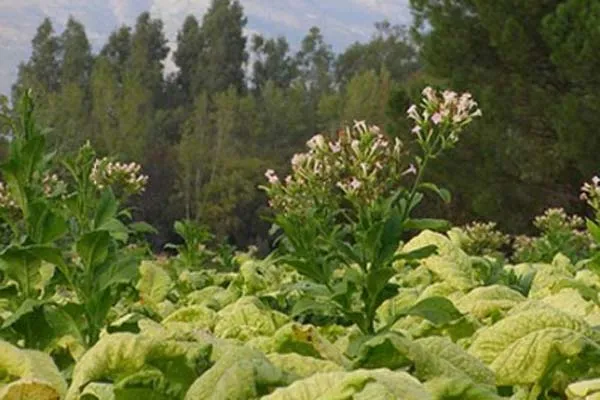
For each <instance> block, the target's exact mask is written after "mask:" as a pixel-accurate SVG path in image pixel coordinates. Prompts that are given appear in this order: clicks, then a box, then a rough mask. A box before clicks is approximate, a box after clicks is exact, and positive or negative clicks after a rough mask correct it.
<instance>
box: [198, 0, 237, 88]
mask: <svg viewBox="0 0 600 400" xmlns="http://www.w3.org/2000/svg"><path fill="white" fill-rule="evenodd" d="M246 23H247V18H246V17H245V16H244V11H243V9H242V6H241V5H240V3H239V1H237V0H234V1H231V0H212V2H211V5H210V7H209V8H208V10H207V12H206V14H204V17H203V19H202V26H201V28H200V35H201V39H200V40H201V43H202V52H201V53H200V57H199V63H198V64H199V65H198V67H196V73H197V74H198V78H196V79H197V81H198V82H201V83H199V84H198V85H199V86H200V87H201V88H202V89H204V90H206V91H207V92H208V93H209V94H215V93H219V92H223V91H226V90H228V89H229V88H230V87H234V88H235V89H236V91H237V92H238V93H242V92H244V89H245V87H246V85H245V82H244V68H243V67H244V64H245V63H246V61H247V60H248V53H246V37H245V36H244V34H243V30H244V27H245V26H246Z"/></svg>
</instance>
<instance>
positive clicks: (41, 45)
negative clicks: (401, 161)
mask: <svg viewBox="0 0 600 400" xmlns="http://www.w3.org/2000/svg"><path fill="white" fill-rule="evenodd" d="M246 22H247V20H246V17H245V16H244V13H243V9H242V7H241V5H240V4H239V2H238V1H231V0H214V1H212V4H211V6H210V8H209V9H208V11H207V12H206V14H205V15H204V16H203V18H202V20H201V21H199V20H198V19H197V18H196V17H195V16H193V15H190V16H188V17H187V18H186V19H185V21H184V22H183V25H182V27H181V29H180V30H179V32H178V35H177V49H176V50H175V51H174V53H173V62H174V63H175V65H176V66H177V71H176V72H173V73H170V74H165V71H164V65H163V64H164V62H165V60H166V59H167V56H168V53H169V49H168V47H167V40H166V38H165V34H164V32H163V23H162V21H161V20H159V19H154V18H152V17H151V16H150V14H149V13H143V14H141V15H140V16H139V17H138V18H137V21H136V23H135V26H134V27H128V26H123V27H120V28H119V29H117V30H116V31H114V32H113V33H112V34H111V35H110V37H109V38H108V40H107V42H106V44H104V46H103V47H102V49H101V50H100V52H99V53H98V54H94V53H93V52H92V49H91V47H90V43H89V41H88V38H87V36H86V32H85V27H84V26H83V25H82V24H81V23H79V22H78V21H77V20H75V19H73V18H71V19H69V21H68V22H67V24H66V28H65V30H64V31H63V32H62V33H61V34H60V35H57V34H55V32H54V29H53V26H52V23H51V21H50V20H48V19H46V20H44V21H43V23H42V24H41V25H40V26H39V28H38V30H37V33H36V35H35V37H34V38H33V40H32V55H31V58H30V59H29V60H28V61H27V62H26V63H23V64H22V65H21V66H20V68H19V77H18V81H17V82H16V84H15V85H14V87H13V93H12V96H13V99H16V98H18V97H19V96H20V93H21V91H22V90H23V89H25V88H33V90H34V93H35V94H36V96H37V98H38V101H37V103H38V105H39V108H38V115H39V117H40V119H41V120H42V121H43V123H44V124H46V125H48V126H50V127H51V128H52V129H53V132H52V134H51V138H52V140H53V144H54V146H56V148H57V149H58V151H60V152H68V151H73V150H75V149H76V148H78V147H79V146H80V145H82V144H83V143H84V142H85V141H87V140H90V141H91V142H92V144H93V145H94V146H95V147H96V148H97V149H98V150H99V152H100V153H104V154H110V155H113V156H116V157H119V158H122V159H126V160H135V161H138V162H140V163H142V165H143V166H144V173H146V174H148V175H149V176H150V183H149V187H148V189H147V191H146V193H145V194H144V195H143V196H142V197H141V198H140V199H139V202H138V203H137V204H138V205H139V217H140V218H143V219H144V220H146V221H148V222H150V223H151V224H153V225H154V226H155V227H157V228H158V229H159V230H160V232H161V235H160V237H158V238H157V241H158V242H160V243H162V242H164V241H165V240H168V239H169V238H168V237H167V235H169V234H170V232H171V231H172V224H173V221H174V220H175V219H179V218H190V219H193V220H197V221H200V222H202V223H206V224H208V225H209V226H210V228H211V229H212V231H213V232H215V233H216V234H217V235H218V236H220V237H221V238H225V237H229V238H230V239H231V240H232V241H233V242H234V243H235V244H237V245H240V246H244V245H246V244H249V243H256V242H260V241H261V240H264V239H265V238H266V237H267V230H268V228H269V226H268V223H266V222H265V221H264V220H263V219H261V218H260V216H261V214H262V213H263V212H264V210H265V208H266V201H265V198H264V195H263V194H262V193H261V192H260V191H259V190H258V189H257V186H258V185H259V184H262V183H264V176H263V174H264V171H265V170H266V169H268V168H274V169H276V170H279V171H283V172H284V171H285V169H286V168H287V163H288V160H289V158H290V157H291V155H293V153H294V152H296V151H298V150H300V149H302V147H303V146H304V142H305V141H306V140H307V139H308V138H310V137H311V136H312V135H314V134H315V133H317V132H319V131H322V130H324V129H330V128H334V127H336V128H337V127H338V126H340V125H342V124H345V123H352V120H353V119H368V120H369V121H372V122H373V123H378V124H382V125H383V124H386V123H387V122H388V120H389V119H388V116H387V113H388V111H389V110H390V104H389V99H390V98H391V96H392V93H394V91H395V90H400V88H401V87H402V84H403V82H405V81H407V80H408V79H409V78H410V77H411V76H412V74H413V73H414V72H415V71H416V70H417V69H418V68H417V66H418V64H417V58H416V51H415V49H414V47H413V46H412V45H411V44H410V42H409V41H408V39H407V35H406V32H405V30H404V29H402V28H400V27H398V26H392V25H390V24H389V23H387V22H382V23H379V24H377V26H376V30H375V33H374V36H373V39H372V40H371V41H370V42H368V43H363V44H358V43H357V44H355V45H353V46H351V47H350V48H348V49H347V50H346V51H345V52H344V53H342V54H339V55H337V54H334V52H333V51H332V48H331V46H330V45H328V44H327V42H326V41H325V39H324V37H323V35H322V33H321V32H320V30H319V29H318V28H316V27H314V28H311V29H310V30H309V31H308V33H307V35H306V37H305V38H304V40H303V41H302V43H301V44H300V46H299V47H300V48H299V51H297V52H295V53H294V52H292V51H291V49H290V47H291V46H290V44H289V43H288V42H287V41H286V39H285V38H284V37H277V38H265V37H263V36H258V35H257V36H253V37H251V38H249V37H246V36H244V33H243V30H244V27H245V25H246ZM249 60H252V62H251V63H252V65H249V63H250V61H249ZM247 68H250V73H248V74H247V73H246V69H247ZM399 111H402V110H399ZM402 118H403V117H402ZM160 243H159V244H160Z"/></svg>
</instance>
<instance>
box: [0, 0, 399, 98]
mask: <svg viewBox="0 0 600 400" xmlns="http://www.w3.org/2000/svg"><path fill="white" fill-rule="evenodd" d="M241 3H242V5H243V6H244V10H245V13H246V15H247V17H248V25H247V28H248V33H252V32H260V33H262V34H264V35H266V36H277V35H284V36H286V37H287V38H288V40H289V41H290V44H291V45H292V47H295V46H296V45H297V44H298V43H299V42H300V40H301V39H302V37H304V35H305V34H306V33H307V32H308V30H309V28H310V27H311V26H314V25H316V26H319V27H320V28H321V29H322V31H323V33H324V35H325V39H326V40H327V42H328V43H330V44H331V45H332V46H333V47H334V49H335V50H341V49H343V48H344V47H346V46H347V45H349V44H350V43H352V42H355V41H364V40H368V39H369V37H370V36H371V34H372V33H373V30H374V29H373V25H374V23H375V22H377V21H381V20H383V19H388V20H390V21H391V22H392V23H399V24H409V23H410V12H409V9H408V0H241ZM208 4H210V0H0V93H4V94H8V92H9V90H10V86H11V85H12V83H13V82H14V80H15V77H16V71H17V65H18V63H19V62H20V61H22V60H25V59H27V58H28V57H29V54H30V42H31V39H32V37H33V35H34V34H35V30H36V28H37V26H38V25H39V24H40V22H41V21H42V19H43V18H44V17H45V16H49V17H50V18H52V21H53V23H54V25H55V29H56V30H57V31H59V32H60V31H61V30H62V29H63V26H64V24H65V22H66V20H67V18H68V17H69V15H73V16H74V17H75V18H77V19H79V20H80V21H81V22H83V24H84V25H85V27H86V30H87V34H88V37H89V39H90V41H91V42H92V44H93V46H94V49H95V50H97V49H98V48H99V47H100V46H102V44H103V43H104V41H105V39H106V37H107V36H108V34H109V33H110V32H111V31H112V30H114V29H115V28H116V27H118V26H119V25H121V24H128V25H132V24H133V23H134V21H135V18H136V17H137V15H138V14H140V13H141V12H143V11H146V10H150V11H151V12H152V14H153V16H156V17H160V18H161V19H162V20H163V21H164V23H165V32H166V34H167V37H168V38H169V40H174V39H175V35H176V33H177V30H178V29H179V28H180V26H181V24H182V22H183V19H184V17H185V16H186V15H187V14H190V13H193V14H195V15H196V16H198V17H201V15H202V14H203V13H204V12H205V11H206V8H207V7H208Z"/></svg>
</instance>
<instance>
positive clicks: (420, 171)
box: [402, 152, 430, 221]
mask: <svg viewBox="0 0 600 400" xmlns="http://www.w3.org/2000/svg"><path fill="white" fill-rule="evenodd" d="M429 158H430V154H429V152H426V153H425V154H424V155H423V161H422V162H421V163H420V164H421V165H419V169H418V171H417V177H416V179H415V182H414V183H413V187H412V188H411V190H410V194H409V195H408V202H407V204H406V208H405V209H404V214H403V215H402V221H406V218H408V213H409V212H410V207H411V204H412V202H413V200H414V198H415V195H416V194H417V188H418V187H419V185H420V184H421V180H422V179H423V172H424V171H425V167H426V166H427V162H428V161H429Z"/></svg>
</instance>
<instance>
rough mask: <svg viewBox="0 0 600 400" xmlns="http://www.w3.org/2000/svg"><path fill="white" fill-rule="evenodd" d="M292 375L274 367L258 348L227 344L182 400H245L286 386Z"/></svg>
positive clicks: (291, 379)
mask: <svg viewBox="0 0 600 400" xmlns="http://www.w3.org/2000/svg"><path fill="white" fill-rule="evenodd" d="M292 381H293V376H291V375H290V374H288V373H286V372H284V371H282V370H281V369H279V368H277V367H275V366H274V365H273V364H271V363H270V362H269V360H268V359H267V358H266V357H265V356H264V355H263V354H262V353H260V352H259V351H256V350H254V349H250V348H247V347H242V346H231V347H230V348H229V349H228V351H226V352H225V353H224V354H222V355H221V356H220V357H219V359H218V360H217V362H216V363H215V364H214V365H213V366H212V367H211V368H210V369H209V370H208V371H207V372H205V373H204V374H203V375H202V376H200V377H199V378H198V379H197V380H196V381H195V382H194V384H193V385H192V386H191V387H190V389H189V390H188V392H187V394H186V396H185V400H221V399H228V400H246V399H255V398H258V397H259V396H261V395H264V394H267V393H268V390H269V388H273V387H277V386H286V385H289V384H290V383H291V382H292Z"/></svg>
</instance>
